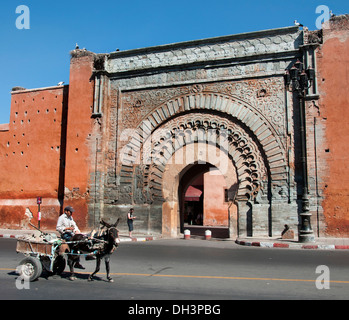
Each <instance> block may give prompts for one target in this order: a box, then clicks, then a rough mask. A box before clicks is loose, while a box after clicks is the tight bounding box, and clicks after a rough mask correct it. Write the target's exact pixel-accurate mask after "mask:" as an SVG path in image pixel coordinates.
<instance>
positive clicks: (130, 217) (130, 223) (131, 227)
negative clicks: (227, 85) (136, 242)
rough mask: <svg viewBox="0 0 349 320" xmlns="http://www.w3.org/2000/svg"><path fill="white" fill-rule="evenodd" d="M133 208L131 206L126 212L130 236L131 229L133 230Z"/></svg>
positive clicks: (130, 235) (130, 234)
mask: <svg viewBox="0 0 349 320" xmlns="http://www.w3.org/2000/svg"><path fill="white" fill-rule="evenodd" d="M133 212H134V209H133V208H131V209H130V211H129V212H128V214H127V225H128V232H129V237H130V238H132V231H133V220H134V219H136V218H137V217H135V216H134V215H133Z"/></svg>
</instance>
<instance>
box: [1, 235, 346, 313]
mask: <svg viewBox="0 0 349 320" xmlns="http://www.w3.org/2000/svg"><path fill="white" fill-rule="evenodd" d="M15 246H16V240H15V239H0V284H1V286H0V299H1V300H7V299H11V300H12V299H16V300H25V299H31V300H34V299H35V300H45V299H54V300H56V299H59V300H61V299H98V300H109V299H113V300H128V301H139V300H147V301H154V300H168V301H178V300H181V301H182V300H186V301H209V300H210V301H211V302H210V303H212V301H219V300H235V299H239V300H241V299H243V300H255V299H257V300H269V299H278V300H280V299H281V300H296V299H297V300H298V299H326V300H327V299H345V300H347V299H348V298H349V272H348V270H349V250H343V251H341V250H333V251H330V250H304V249H303V250H295V249H277V248H274V249H271V248H254V247H244V246H238V245H236V244H235V243H233V242H232V241H205V240H189V241H188V240H156V241H150V242H135V243H131V242H129V243H121V245H120V246H119V248H118V250H117V251H116V252H115V253H114V254H113V255H112V259H111V273H112V276H113V279H114V282H113V283H109V282H107V281H106V278H105V268H104V262H102V267H101V271H100V273H99V274H98V276H99V277H100V278H99V279H97V280H95V281H93V282H88V281H87V276H88V274H89V273H91V272H92V271H93V269H94V264H95V262H94V261H84V260H82V264H83V265H84V266H85V267H86V270H83V271H81V270H77V272H78V274H77V276H78V279H77V280H76V281H70V280H69V279H68V273H67V271H68V268H66V272H64V273H63V274H62V275H61V276H48V275H45V274H43V276H42V277H40V278H39V279H38V280H37V281H35V282H31V283H29V288H28V289H26V288H23V289H21V290H19V289H18V288H17V286H16V279H17V278H18V275H17V274H16V272H15V269H16V267H17V265H18V263H19V261H21V259H22V258H23V255H22V254H17V253H16V251H15ZM319 266H325V269H324V267H320V269H319V270H317V268H318V267H319ZM326 268H327V269H326ZM316 271H318V273H316ZM327 276H328V277H327ZM323 278H324V280H326V281H322V282H321V281H320V280H321V279H323ZM327 280H329V281H328V282H327ZM317 285H318V287H317ZM319 285H320V287H321V286H322V287H324V286H325V287H326V286H327V287H329V288H328V289H327V288H323V289H320V288H319ZM138 311H139V310H138Z"/></svg>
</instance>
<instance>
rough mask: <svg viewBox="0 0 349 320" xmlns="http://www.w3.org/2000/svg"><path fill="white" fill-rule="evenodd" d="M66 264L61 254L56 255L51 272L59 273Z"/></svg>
mask: <svg viewBox="0 0 349 320" xmlns="http://www.w3.org/2000/svg"><path fill="white" fill-rule="evenodd" d="M65 266H66V261H65V259H64V257H63V256H57V257H56V259H55V261H54V262H53V270H52V272H53V274H58V275H60V274H61V273H62V272H63V271H64V269H65Z"/></svg>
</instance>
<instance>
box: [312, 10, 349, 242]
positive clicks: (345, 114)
mask: <svg viewBox="0 0 349 320" xmlns="http://www.w3.org/2000/svg"><path fill="white" fill-rule="evenodd" d="M345 17H346V18H345ZM348 52H349V16H344V18H342V19H340V20H337V21H334V22H331V23H330V29H326V28H325V29H324V43H323V45H322V47H321V49H320V50H319V52H318V71H319V79H318V83H319V93H320V97H321V98H320V114H321V117H322V119H324V120H325V121H326V129H325V141H322V145H321V146H320V148H322V150H321V153H320V155H322V156H325V155H324V150H325V149H326V151H327V152H326V157H327V158H326V163H327V167H325V168H321V172H320V173H321V176H322V179H323V181H322V182H323V185H324V201H323V202H322V206H323V210H324V218H325V224H326V226H327V229H326V234H328V235H331V236H342V237H349V171H348V167H349V145H348V137H349V55H348Z"/></svg>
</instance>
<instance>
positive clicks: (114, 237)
mask: <svg viewBox="0 0 349 320" xmlns="http://www.w3.org/2000/svg"><path fill="white" fill-rule="evenodd" d="M119 221H120V218H119V219H118V220H117V221H116V222H115V223H114V224H112V225H111V224H109V223H107V222H105V221H103V220H101V221H100V224H101V225H102V226H103V227H102V229H103V228H104V227H106V228H107V229H106V230H105V231H103V233H102V234H101V235H100V236H97V237H95V238H94V239H92V240H91V241H88V240H87V239H86V240H87V241H81V240H83V239H84V238H86V236H85V235H82V234H76V235H74V236H73V238H72V239H71V240H70V241H69V242H75V241H78V242H77V243H75V244H74V243H71V244H69V251H70V252H71V253H70V254H69V253H68V265H69V268H70V277H69V279H70V280H72V281H73V280H75V279H76V277H75V273H74V264H75V263H76V262H78V261H79V255H74V254H72V253H74V252H86V253H90V254H91V255H94V256H95V257H96V269H95V271H94V272H93V273H92V274H91V275H89V277H88V281H92V280H93V277H94V275H95V274H96V273H97V272H98V271H99V270H100V266H101V260H102V258H104V259H105V268H106V270H107V280H108V281H109V282H114V281H113V279H112V278H111V277H110V265H109V264H110V255H111V254H112V253H113V252H114V251H115V249H116V248H117V247H118V245H119V231H118V229H116V227H117V225H118V223H119ZM91 242H92V243H94V242H95V243H97V247H98V249H97V250H96V246H91ZM93 247H95V248H93Z"/></svg>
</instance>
